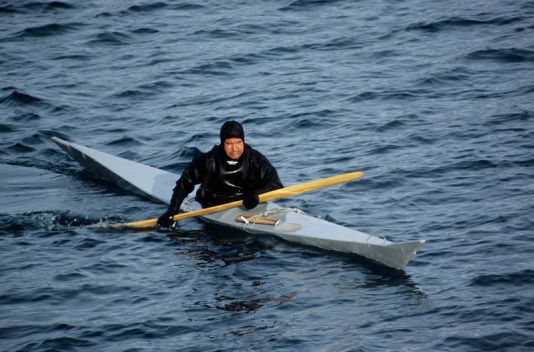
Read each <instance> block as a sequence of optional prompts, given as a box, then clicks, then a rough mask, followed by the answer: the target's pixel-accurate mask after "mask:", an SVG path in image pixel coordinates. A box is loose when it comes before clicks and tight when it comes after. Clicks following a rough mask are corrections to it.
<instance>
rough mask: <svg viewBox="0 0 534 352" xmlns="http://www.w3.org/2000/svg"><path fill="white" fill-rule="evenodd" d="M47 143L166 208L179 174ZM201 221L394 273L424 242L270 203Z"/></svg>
mask: <svg viewBox="0 0 534 352" xmlns="http://www.w3.org/2000/svg"><path fill="white" fill-rule="evenodd" d="M52 140H53V141H54V142H55V143H56V144H57V145H59V146H60V147H61V148H62V149H63V150H65V152H67V154H69V155H70V156H71V157H72V158H73V159H74V160H76V161H78V162H79V163H80V164H82V165H83V166H84V167H85V168H87V169H88V170H89V171H91V172H92V173H94V174H96V175H97V176H98V177H101V178H104V179H106V180H107V181H110V182H114V183H116V184H117V185H119V186H121V187H123V188H125V189H127V190H130V191H133V192H135V193H138V194H141V195H143V196H145V197H149V198H151V199H154V200H158V201H160V202H163V203H166V204H168V203H169V202H170V199H171V196H172V190H173V188H174V185H175V183H176V180H177V179H178V177H179V175H177V174H174V173H171V172H168V171H164V170H161V169H157V168H154V167H151V166H147V165H144V164H140V163H137V162H134V161H130V160H126V159H124V158H120V157H117V156H114V155H111V154H107V153H104V152H100V151H97V150H95V149H92V148H88V147H84V146H82V145H78V144H74V143H70V142H67V141H64V140H61V139H59V138H56V137H53V138H52ZM184 210H190V209H184ZM245 214H246V216H245V218H246V219H245V220H244V219H243V215H245ZM247 219H248V220H247ZM260 219H268V220H269V221H270V222H271V223H269V224H262V223H261V221H260ZM202 220H204V221H207V222H211V223H215V224H219V225H225V226H229V227H232V228H236V229H240V230H243V231H246V232H248V233H253V234H261V235H274V236H278V237H280V238H283V239H284V240H287V241H290V242H294V243H300V244H304V245H309V246H314V247H318V248H322V249H325V250H329V251H336V252H342V253H350V254H356V255H359V256H362V257H365V258H367V259H370V260H372V261H375V262H377V263H380V264H382V265H385V266H388V267H391V268H395V269H404V267H406V265H407V264H408V262H409V261H410V260H411V259H412V258H413V257H414V256H415V254H416V253H417V251H418V250H419V248H420V247H421V246H422V245H423V243H425V241H424V240H419V241H414V242H404V243H393V242H390V241H388V240H386V239H384V238H380V237H376V236H372V235H368V234H365V233H363V232H360V231H356V230H353V229H350V228H347V227H344V226H341V225H337V224H334V223H331V222H328V221H325V220H322V219H318V218H315V217H312V216H310V215H307V214H305V213H303V212H302V211H299V210H296V209H288V208H282V207H279V206H277V205H276V204H275V203H271V202H269V203H262V204H260V205H258V206H257V207H256V208H254V209H252V210H246V209H244V208H241V207H240V208H234V209H230V210H227V211H223V212H219V213H215V214H210V215H206V216H203V217H202ZM247 221H248V223H247Z"/></svg>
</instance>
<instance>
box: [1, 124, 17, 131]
mask: <svg viewBox="0 0 534 352" xmlns="http://www.w3.org/2000/svg"><path fill="white" fill-rule="evenodd" d="M15 131H16V128H15V127H13V126H11V125H8V124H4V123H0V133H10V132H15Z"/></svg>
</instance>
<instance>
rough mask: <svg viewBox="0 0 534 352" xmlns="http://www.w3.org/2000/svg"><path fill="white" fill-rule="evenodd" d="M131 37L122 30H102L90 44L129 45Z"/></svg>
mask: <svg viewBox="0 0 534 352" xmlns="http://www.w3.org/2000/svg"><path fill="white" fill-rule="evenodd" d="M129 40H130V37H129V36H128V35H126V34H124V33H121V32H102V33H98V34H97V35H96V36H95V38H94V39H91V40H90V41H89V42H88V44H104V45H127V44H128V42H129Z"/></svg>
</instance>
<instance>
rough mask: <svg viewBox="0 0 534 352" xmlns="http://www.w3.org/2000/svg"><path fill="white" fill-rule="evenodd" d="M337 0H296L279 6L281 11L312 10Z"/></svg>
mask: <svg viewBox="0 0 534 352" xmlns="http://www.w3.org/2000/svg"><path fill="white" fill-rule="evenodd" d="M336 2H339V0H338V1H336V0H333V1H331V0H295V1H293V2H292V3H291V4H289V5H287V6H284V7H281V8H279V10H280V11H299V10H310V9H315V8H316V7H319V6H327V5H332V4H335V3H336Z"/></svg>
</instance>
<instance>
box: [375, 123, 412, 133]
mask: <svg viewBox="0 0 534 352" xmlns="http://www.w3.org/2000/svg"><path fill="white" fill-rule="evenodd" d="M404 125H405V123H404V122H402V121H401V120H393V121H389V122H387V123H385V124H384V125H382V126H379V127H378V128H377V131H378V132H386V131H389V130H394V129H398V128H400V127H403V126H404Z"/></svg>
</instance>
